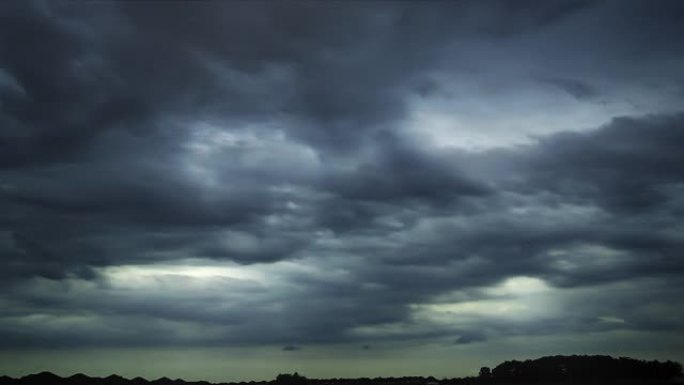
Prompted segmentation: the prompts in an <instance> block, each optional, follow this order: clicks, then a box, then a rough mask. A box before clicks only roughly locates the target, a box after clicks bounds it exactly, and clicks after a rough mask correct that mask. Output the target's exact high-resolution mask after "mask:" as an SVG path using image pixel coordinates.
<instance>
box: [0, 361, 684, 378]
mask: <svg viewBox="0 0 684 385" xmlns="http://www.w3.org/2000/svg"><path fill="white" fill-rule="evenodd" d="M680 376H682V365H681V364H680V363H678V362H673V361H665V362H660V361H643V360H636V359H633V358H626V357H620V358H613V357H610V356H552V357H542V358H538V359H535V360H526V361H516V360H513V361H506V362H503V363H501V364H499V365H497V366H496V367H495V368H494V369H490V368H488V367H483V368H482V369H480V374H479V376H478V377H465V378H451V379H441V380H437V379H435V378H434V377H376V378H354V379H347V378H331V379H309V378H306V377H304V376H301V375H299V374H298V373H294V374H279V375H278V376H277V377H276V379H275V380H273V381H261V382H255V381H250V382H239V383H222V384H213V385H495V384H507V383H540V382H543V383H546V384H570V385H581V384H588V383H596V384H629V385H637V384H649V385H661V384H662V385H664V384H671V383H674V382H672V381H671V380H672V379H674V378H675V377H680ZM0 385H212V384H211V383H209V382H207V381H183V380H180V379H176V380H172V379H169V378H166V377H162V378H159V379H157V380H152V381H148V380H146V379H144V378H140V377H136V378H133V379H130V380H129V379H126V378H123V377H121V376H117V375H111V376H109V377H104V378H100V377H88V376H86V375H83V374H75V375H73V376H71V377H60V376H57V375H55V374H53V373H50V372H42V373H38V374H31V375H28V376H24V377H21V378H11V377H7V376H0Z"/></svg>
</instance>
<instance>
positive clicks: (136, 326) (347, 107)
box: [0, 1, 684, 351]
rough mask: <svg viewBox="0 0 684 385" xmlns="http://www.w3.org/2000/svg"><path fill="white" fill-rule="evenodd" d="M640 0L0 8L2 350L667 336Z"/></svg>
mask: <svg viewBox="0 0 684 385" xmlns="http://www.w3.org/2000/svg"><path fill="white" fill-rule="evenodd" d="M645 4H646V3H644V2H610V1H606V2H599V3H594V2H583V1H561V2H553V3H549V2H546V1H525V2H515V3H511V2H507V1H490V2H484V3H483V2H475V1H472V2H471V1H464V2H454V3H439V4H437V3H378V4H363V5H361V4H358V3H344V4H343V3H339V4H318V3H289V4H274V3H220V4H219V3H215V2H195V3H192V4H186V3H180V2H177V3H176V2H170V3H164V4H160V3H155V2H144V3H140V2H120V3H92V4H87V5H83V6H80V7H73V6H70V5H64V4H57V5H53V4H47V3H44V2H26V3H22V4H14V3H3V4H0V212H2V213H3V215H2V216H0V256H1V257H2V260H3V269H2V272H0V278H2V282H3V283H2V285H0V304H2V305H3V306H1V307H0V308H2V309H3V310H2V311H0V336H2V338H1V339H0V340H2V342H1V344H2V346H3V347H4V348H23V347H37V346H41V347H45V346H51V347H55V346H67V345H68V346H72V347H79V346H91V347H99V346H178V345H180V346H189V345H193V346H197V345H201V346H227V345H230V346H251V345H268V346H275V347H277V349H282V350H285V351H294V350H299V349H300V348H301V347H300V344H301V345H304V346H306V347H307V350H308V349H309V346H311V345H325V344H339V343H353V344H355V346H369V345H368V344H371V343H372V344H373V346H374V347H375V346H376V344H379V345H382V344H383V343H392V342H406V341H409V342H412V343H420V341H422V342H425V341H431V342H441V343H445V344H448V345H450V346H451V345H454V342H455V343H456V345H459V346H461V345H463V346H467V347H472V346H478V345H485V344H487V343H489V342H490V341H496V340H497V338H507V337H515V336H553V335H557V334H561V333H589V332H591V333H593V332H596V333H603V332H605V333H609V332H613V331H626V332H634V333H636V332H652V333H658V332H663V333H665V332H674V333H681V327H680V326H679V325H678V323H677V322H676V320H675V318H676V317H675V316H674V315H675V314H677V312H678V311H680V310H681V308H682V303H681V300H679V298H681V294H682V291H684V287H682V285H681V283H679V280H680V279H679V278H681V275H682V272H683V271H684V264H683V262H682V258H681V255H682V251H683V247H684V238H683V237H682V235H681V234H682V232H681V223H682V219H683V216H684V200H682V198H681V196H682V192H683V191H682V189H683V188H684V166H682V165H684V156H683V155H682V151H681V147H682V144H684V134H683V133H684V127H682V126H683V125H684V115H682V112H681V111H679V108H680V107H679V106H681V103H680V102H681V101H682V100H681V99H682V95H684V93H681V86H682V84H684V83H682V80H683V79H684V77H683V74H682V71H681V69H680V68H682V67H681V66H677V65H676V64H677V63H681V62H682V59H684V49H682V48H683V47H682V46H681V42H680V41H677V39H674V38H673V36H677V34H676V33H674V32H677V31H679V32H681V31H680V29H681V25H682V24H681V23H677V21H681V17H682V4H681V3H679V2H668V1H663V2H659V3H658V4H657V5H649V6H646V5H645ZM618 11H619V12H618ZM635 31H639V32H638V33H637V32H635ZM570 43H572V44H570ZM560 46H564V49H559V47H560ZM565 46H567V47H565ZM504 59H505V60H504ZM675 95H679V96H678V97H677V96H675ZM633 97H636V98H637V99H638V102H639V103H640V106H639V107H638V108H636V107H634V106H632V104H631V103H627V102H625V101H624V100H622V99H625V100H627V99H629V98H633ZM630 100H631V99H630ZM623 115H628V116H623ZM470 138H475V139H477V140H480V141H481V143H480V144H482V145H483V146H482V147H483V148H479V147H478V146H474V147H470V146H469V145H468V141H469V140H470ZM478 138H480V139H478ZM482 138H486V140H485V139H482ZM588 299H591V300H588ZM293 342H296V345H294V344H293Z"/></svg>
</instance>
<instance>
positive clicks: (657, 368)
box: [480, 356, 682, 383]
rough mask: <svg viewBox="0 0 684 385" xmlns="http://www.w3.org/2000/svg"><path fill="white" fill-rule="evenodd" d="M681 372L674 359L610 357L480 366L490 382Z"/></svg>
mask: <svg viewBox="0 0 684 385" xmlns="http://www.w3.org/2000/svg"><path fill="white" fill-rule="evenodd" d="M681 374H682V365H681V364H680V363H678V362H673V361H665V362H660V361H643V360H636V359H633V358H627V357H620V358H613V357H610V356H552V357H542V358H538V359H536V360H526V361H515V360H514V361H506V362H503V363H501V364H499V365H498V366H496V367H495V368H494V369H492V370H491V371H490V370H489V369H488V368H486V367H484V368H482V369H480V379H482V380H491V382H496V383H498V382H540V381H544V382H549V381H553V382H575V381H586V380H622V379H629V380H646V379H648V380H666V379H670V378H673V377H676V376H679V375H681Z"/></svg>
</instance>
